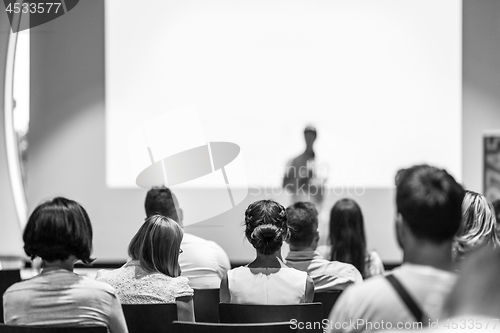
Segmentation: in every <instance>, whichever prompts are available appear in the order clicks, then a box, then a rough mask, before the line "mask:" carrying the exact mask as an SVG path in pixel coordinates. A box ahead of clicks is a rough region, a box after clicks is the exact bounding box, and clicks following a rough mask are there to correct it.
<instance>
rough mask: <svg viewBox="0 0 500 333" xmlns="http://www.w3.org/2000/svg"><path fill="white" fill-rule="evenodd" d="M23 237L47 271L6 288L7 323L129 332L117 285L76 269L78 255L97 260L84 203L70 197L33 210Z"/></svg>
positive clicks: (115, 332) (114, 332) (27, 251)
mask: <svg viewBox="0 0 500 333" xmlns="http://www.w3.org/2000/svg"><path fill="white" fill-rule="evenodd" d="M23 240H24V250H25V252H26V254H27V255H28V256H30V257H31V259H34V258H35V257H40V258H42V271H41V273H40V274H39V275H37V276H35V277H33V278H31V279H29V280H26V281H22V282H19V283H16V284H14V285H12V286H11V287H10V288H9V289H7V291H6V292H5V293H4V295H3V304H4V319H5V323H6V324H10V325H37V326H41V325H43V326H46V325H50V326H107V327H108V330H109V331H110V332H111V333H126V332H127V325H126V323H125V318H124V316H123V312H122V307H121V305H120V301H119V299H118V297H117V296H116V294H115V290H114V289H113V288H112V287H111V286H109V285H108V284H106V283H102V282H98V281H95V280H93V279H89V278H86V277H83V276H79V275H77V274H75V273H73V266H74V264H75V262H76V261H77V260H81V261H82V262H84V263H86V264H88V263H91V262H92V261H93V259H91V258H90V254H91V252H92V226H91V224H90V220H89V217H88V215H87V212H86V211H85V209H84V208H83V207H82V206H80V205H79V204H78V203H77V202H75V201H72V200H68V199H65V198H55V199H53V200H50V201H47V202H45V203H42V204H41V205H39V206H38V207H37V208H36V209H35V211H34V212H33V213H32V214H31V216H30V218H29V220H28V223H27V225H26V228H25V230H24V234H23Z"/></svg>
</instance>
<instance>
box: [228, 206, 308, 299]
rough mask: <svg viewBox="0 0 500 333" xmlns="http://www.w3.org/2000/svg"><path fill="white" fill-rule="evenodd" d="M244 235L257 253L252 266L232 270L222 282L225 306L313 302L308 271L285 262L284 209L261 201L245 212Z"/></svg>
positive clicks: (286, 234) (287, 235)
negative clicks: (233, 304) (283, 250)
mask: <svg viewBox="0 0 500 333" xmlns="http://www.w3.org/2000/svg"><path fill="white" fill-rule="evenodd" d="M245 236H246V238H247V240H248V241H249V242H250V243H251V244H252V246H253V247H254V248H255V250H256V258H255V260H254V261H252V262H251V263H250V264H248V265H246V266H242V267H238V268H235V269H232V270H230V271H228V272H227V276H226V277H224V279H223V280H222V282H221V287H220V300H221V302H222V303H238V304H297V303H310V302H312V300H313V296H314V284H313V281H312V279H311V278H310V277H309V276H308V275H307V273H306V272H302V271H299V270H297V269H294V268H290V267H288V266H286V265H285V264H284V263H283V259H282V257H281V246H282V245H283V241H285V240H287V239H288V237H289V229H288V223H287V218H286V211H285V208H284V207H283V206H282V205H280V204H279V203H277V202H275V201H272V200H261V201H256V202H254V203H252V204H251V205H250V206H248V208H247V210H246V212H245Z"/></svg>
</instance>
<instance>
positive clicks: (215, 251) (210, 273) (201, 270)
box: [179, 233, 231, 289]
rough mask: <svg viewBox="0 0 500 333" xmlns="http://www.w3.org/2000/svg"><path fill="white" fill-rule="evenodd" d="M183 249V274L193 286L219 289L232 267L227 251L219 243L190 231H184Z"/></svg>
mask: <svg viewBox="0 0 500 333" xmlns="http://www.w3.org/2000/svg"><path fill="white" fill-rule="evenodd" d="M181 249H182V251H183V253H181V255H180V256H179V265H180V266H181V272H182V273H181V276H185V277H187V278H188V279H189V285H190V286H191V288H194V289H218V288H219V287H220V282H221V280H222V278H223V277H224V276H225V275H226V272H227V271H228V270H230V269H231V263H230V262H229V258H228V256H227V254H226V252H224V250H223V249H222V248H221V247H220V246H219V245H217V243H215V242H212V241H208V240H206V239H203V238H200V237H198V236H195V235H191V234H188V233H184V238H183V239H182V243H181Z"/></svg>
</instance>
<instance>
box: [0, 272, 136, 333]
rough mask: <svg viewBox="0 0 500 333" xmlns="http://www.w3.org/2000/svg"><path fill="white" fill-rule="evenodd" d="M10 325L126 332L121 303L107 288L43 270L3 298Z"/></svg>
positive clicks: (6, 319)
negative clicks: (89, 327) (103, 328)
mask: <svg viewBox="0 0 500 333" xmlns="http://www.w3.org/2000/svg"><path fill="white" fill-rule="evenodd" d="M3 306H4V319H5V323H7V324H9V325H37V326H45V325H50V326H107V327H108V329H109V330H110V332H111V333H120V332H127V326H126V323H125V318H124V316H123V311H122V307H121V305H120V301H119V300H118V298H117V297H116V294H115V290H114V289H113V288H112V287H111V286H110V285H108V284H106V283H102V282H99V281H95V280H93V279H89V278H87V277H83V276H79V275H77V274H75V273H73V272H70V271H68V270H65V269H51V270H46V269H45V270H43V271H42V273H40V274H39V275H37V276H35V277H33V278H31V279H29V280H26V281H22V282H19V283H15V284H13V285H12V286H10V287H9V288H8V289H7V291H6V292H5V293H4V295H3Z"/></svg>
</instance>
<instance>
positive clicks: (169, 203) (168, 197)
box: [144, 186, 231, 289]
mask: <svg viewBox="0 0 500 333" xmlns="http://www.w3.org/2000/svg"><path fill="white" fill-rule="evenodd" d="M144 206H145V209H146V215H147V217H150V216H152V215H156V214H160V215H163V216H166V217H169V218H171V219H173V220H175V221H176V222H177V223H179V225H180V226H181V227H182V226H183V225H182V219H183V212H182V209H180V208H179V204H178V202H177V198H176V197H175V195H174V194H173V193H172V192H171V191H170V189H168V188H166V187H164V186H163V187H153V188H152V189H151V190H149V191H148V194H147V195H146V202H145V204H144ZM181 249H182V251H183V252H182V254H181V255H180V256H179V265H180V266H181V276H185V277H187V278H188V279H189V286H190V287H191V288H193V289H219V288H220V282H221V279H222V278H223V277H224V276H225V275H226V272H227V271H228V270H229V269H231V264H230V262H229V258H228V256H227V254H226V252H224V250H223V249H222V248H221V247H220V246H219V245H218V244H216V243H215V242H212V241H208V240H206V239H203V238H201V237H198V236H195V235H191V234H189V233H187V232H184V238H183V239H182V242H181Z"/></svg>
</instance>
